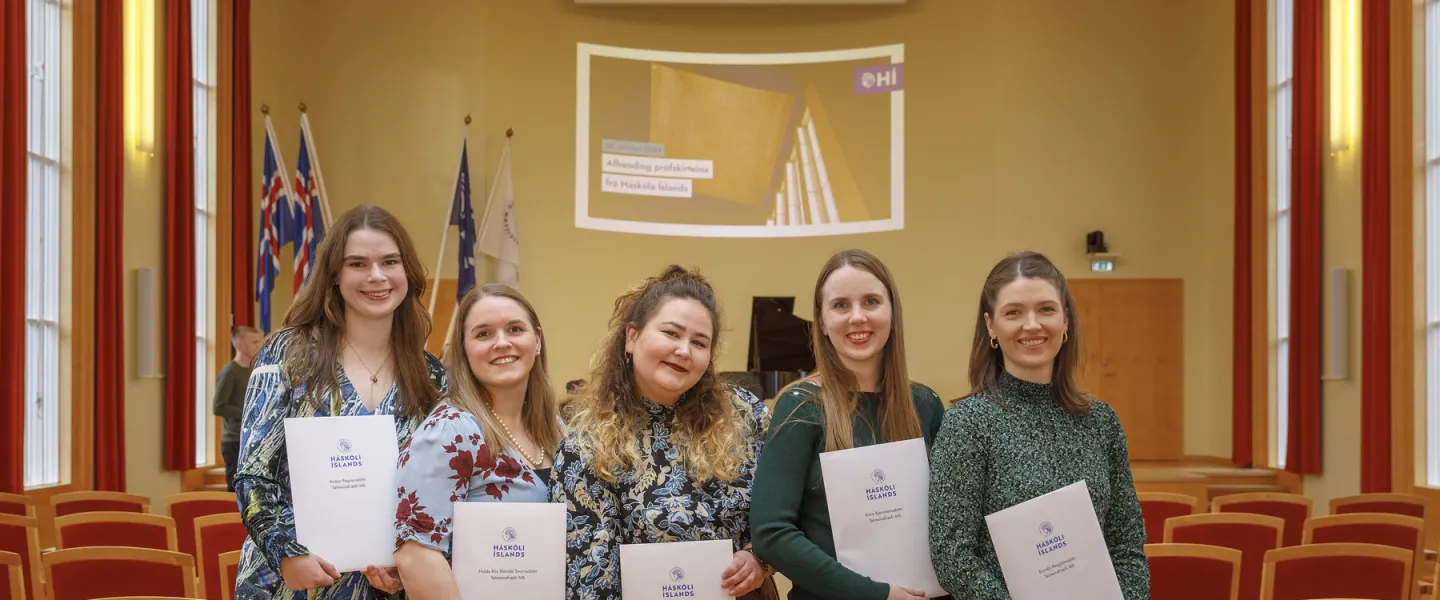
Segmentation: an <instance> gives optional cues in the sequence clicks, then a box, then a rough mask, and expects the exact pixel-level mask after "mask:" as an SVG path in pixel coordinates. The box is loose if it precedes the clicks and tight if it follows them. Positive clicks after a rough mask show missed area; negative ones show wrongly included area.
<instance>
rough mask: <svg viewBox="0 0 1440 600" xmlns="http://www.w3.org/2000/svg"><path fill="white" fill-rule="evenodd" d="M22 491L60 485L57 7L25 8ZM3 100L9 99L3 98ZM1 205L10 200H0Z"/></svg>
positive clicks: (32, 2) (49, 3) (47, 3)
mask: <svg viewBox="0 0 1440 600" xmlns="http://www.w3.org/2000/svg"><path fill="white" fill-rule="evenodd" d="M25 2H26V3H27V5H26V12H25V19H26V25H27V27H26V45H27V52H26V59H27V63H26V64H27V66H28V67H29V71H30V72H29V77H28V79H27V86H28V89H27V92H28V93H29V97H28V98H27V103H28V104H27V109H26V112H27V120H28V123H27V125H26V136H27V138H26V147H27V150H28V154H29V173H28V177H29V179H28V181H27V187H28V190H27V194H26V203H27V204H26V213H25V214H26V223H25V231H26V237H25V239H26V247H25V355H26V359H25V486H26V487H37V486H44V485H53V484H57V483H60V92H61V90H60V85H61V79H62V78H63V77H64V76H65V74H64V73H63V72H62V69H61V66H60V48H61V43H62V33H63V29H62V26H61V22H60V16H61V15H60V4H59V2H58V0H25ZM6 93H9V92H6ZM5 201H6V202H9V201H10V200H5Z"/></svg>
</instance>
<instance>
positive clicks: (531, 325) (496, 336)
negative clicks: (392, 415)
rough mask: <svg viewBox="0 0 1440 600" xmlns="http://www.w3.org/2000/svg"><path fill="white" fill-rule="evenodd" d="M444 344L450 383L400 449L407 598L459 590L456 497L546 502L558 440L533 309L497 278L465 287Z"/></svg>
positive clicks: (399, 523)
mask: <svg viewBox="0 0 1440 600" xmlns="http://www.w3.org/2000/svg"><path fill="white" fill-rule="evenodd" d="M455 315H456V318H457V319H461V320H460V321H458V322H457V325H458V326H457V327H456V328H455V331H454V333H453V334H452V335H451V338H450V343H449V345H448V347H447V348H446V351H445V367H446V369H447V370H448V371H449V373H450V391H449V393H448V394H446V396H445V397H444V398H442V399H441V401H440V404H439V405H438V406H436V407H435V410H434V411H432V412H431V413H430V416H429V417H427V418H426V419H425V422H424V423H422V424H421V425H420V429H419V430H417V431H416V432H415V435H414V436H413V437H411V438H410V442H409V443H408V444H407V445H406V446H405V447H404V448H403V449H402V450H401V451H400V471H399V474H398V479H399V482H398V484H399V497H400V504H399V506H398V508H397V509H396V511H395V529H396V537H395V548H396V550H395V564H396V565H397V566H398V567H399V571H400V578H401V580H402V581H404V582H405V589H406V593H407V595H408V596H409V597H410V598H414V599H417V600H430V599H432V598H447V599H449V598H458V597H459V590H458V588H457V587H456V584H455V578H454V576H453V575H452V574H451V571H450V564H449V560H450V558H451V552H450V541H451V533H452V528H453V524H454V517H455V504H454V503H456V502H548V501H549V471H550V469H549V466H550V460H551V456H552V455H553V454H554V452H555V448H556V447H557V446H558V445H559V443H560V436H561V430H560V421H559V418H558V416H557V412H558V409H557V408H556V400H555V392H554V390H552V389H551V388H550V376H549V375H548V374H547V373H546V360H545V346H544V343H543V342H544V336H543V331H542V330H541V328H540V318H539V317H538V316H536V314H535V309H534V308H533V307H532V306H530V303H529V302H528V301H526V300H525V298H524V296H521V295H520V293H519V292H517V291H515V290H513V289H511V288H509V287H506V286H503V285H499V284H491V285H486V286H483V287H480V288H477V289H474V290H471V291H470V292H469V293H467V294H465V297H464V298H463V299H461V301H460V305H459V306H458V307H457V309H456V311H455Z"/></svg>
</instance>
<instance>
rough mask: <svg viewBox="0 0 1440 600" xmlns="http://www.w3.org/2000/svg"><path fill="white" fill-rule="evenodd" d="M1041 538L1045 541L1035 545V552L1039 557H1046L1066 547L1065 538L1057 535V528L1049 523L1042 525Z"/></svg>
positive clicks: (1045, 522) (1043, 522)
mask: <svg viewBox="0 0 1440 600" xmlns="http://www.w3.org/2000/svg"><path fill="white" fill-rule="evenodd" d="M1040 537H1042V538H1044V539H1043V540H1042V541H1041V542H1040V543H1038V544H1035V552H1036V554H1037V555H1038V556H1045V555H1046V554H1049V553H1051V552H1054V551H1056V550H1059V549H1061V548H1064V547H1065V536H1064V535H1061V534H1057V533H1055V526H1054V525H1052V524H1051V523H1050V522H1049V521H1042V522H1041V523H1040Z"/></svg>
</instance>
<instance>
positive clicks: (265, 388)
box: [235, 206, 446, 600]
mask: <svg viewBox="0 0 1440 600" xmlns="http://www.w3.org/2000/svg"><path fill="white" fill-rule="evenodd" d="M312 265H313V266H312V269H313V270H312V271H311V273H310V281H309V283H307V284H305V285H304V287H302V288H301V289H300V297H299V298H297V299H296V301H295V304H294V305H293V306H291V307H290V311H289V312H288V313H286V315H285V328H284V329H281V330H280V331H277V332H275V333H273V334H271V335H270V339H269V340H267V341H266V343H265V347H264V348H263V349H261V350H260V354H259V355H258V356H256V357H255V370H254V371H253V372H252V373H251V374H250V384H249V387H248V388H247V391H246V393H245V414H244V417H243V421H242V428H241V432H240V464H239V468H238V469H237V470H236V473H235V495H236V497H237V500H238V501H239V504H240V518H241V521H242V522H243V523H244V524H245V529H246V530H247V531H248V532H249V535H248V536H247V537H246V538H245V545H244V547H243V548H241V552H240V564H239V573H238V576H237V577H236V582H235V598H236V600H254V599H259V598H287V599H288V598H295V597H299V598H305V597H307V594H306V592H307V591H308V592H310V593H309V594H308V597H309V598H310V600H338V599H348V600H366V599H374V598H388V597H391V596H393V595H395V594H397V593H398V592H399V591H400V587H399V581H398V580H396V579H395V578H394V577H393V576H392V572H393V570H392V569H380V568H378V567H374V566H371V567H369V568H367V569H366V571H367V572H366V573H361V572H349V573H340V572H338V571H336V569H335V567H334V566H333V565H331V564H330V563H329V562H327V561H326V560H325V557H323V556H317V555H315V554H312V553H311V552H310V550H309V549H308V548H306V547H305V546H304V545H302V544H300V542H299V541H298V539H297V538H296V534H295V511H294V507H293V506H292V504H291V497H290V467H289V462H288V458H287V454H286V452H285V419H287V418H301V417H304V418H310V417H333V416H358V415H395V438H396V442H395V443H396V444H397V445H400V444H403V443H404V442H405V441H406V440H408V439H409V438H410V434H411V432H413V431H414V430H415V427H416V426H417V425H419V424H420V421H421V420H422V419H423V418H424V417H425V414H426V413H428V412H430V409H431V408H432V407H433V406H435V401H436V399H437V398H438V396H439V395H440V393H441V392H443V391H444V390H445V386H446V382H445V368H444V367H443V366H441V364H440V361H439V360H438V359H436V358H435V357H434V356H431V355H430V354H428V353H426V352H425V338H426V336H428V335H430V316H429V313H427V312H426V311H425V307H424V306H422V305H421V304H420V297H421V294H422V293H423V292H424V290H425V269H424V267H423V266H422V265H421V263H420V259H419V257H418V256H416V254H415V246H414V245H413V244H412V243H411V242H410V236H409V235H408V234H407V233H405V229H404V228H403V227H401V226H400V223H399V222H398V221H396V220H395V218H394V216H392V215H391V214H390V213H388V212H386V211H385V210H383V209H380V208H376V207H373V206H357V207H355V208H353V209H351V210H350V211H348V212H346V213H345V214H344V215H341V216H340V218H339V219H337V220H336V221H335V223H334V224H332V225H331V227H330V232H329V235H327V236H326V237H325V239H324V240H323V241H321V242H320V247H319V249H318V251H317V252H316V255H315V257H314V262H313V263H312ZM266 318H267V319H268V317H266ZM266 325H267V326H268V321H267V322H266Z"/></svg>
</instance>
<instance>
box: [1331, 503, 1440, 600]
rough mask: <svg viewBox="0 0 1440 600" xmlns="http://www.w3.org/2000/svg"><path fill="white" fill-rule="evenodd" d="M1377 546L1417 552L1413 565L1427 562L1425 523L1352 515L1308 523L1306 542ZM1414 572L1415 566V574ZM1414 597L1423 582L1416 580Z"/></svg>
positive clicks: (1376, 514) (1412, 559) (1377, 514)
mask: <svg viewBox="0 0 1440 600" xmlns="http://www.w3.org/2000/svg"><path fill="white" fill-rule="evenodd" d="M1347 542H1348V543H1356V544H1378V545H1381V546H1390V547H1392V548H1400V549H1402V550H1409V551H1410V552H1412V553H1414V555H1413V556H1412V558H1411V564H1412V565H1418V564H1422V563H1423V562H1424V560H1425V521H1423V520H1421V519H1420V518H1419V517H1407V516H1405V515H1387V514H1381V513H1350V514H1343V515H1330V516H1325V517H1314V518H1311V519H1310V520H1309V521H1306V522H1305V535H1304V543H1306V544H1333V543H1347ZM1414 571H1415V569H1414V568H1413V567H1412V573H1413V572H1414ZM1414 583H1415V590H1414V591H1413V592H1412V594H1411V595H1412V596H1414V597H1419V594H1420V589H1419V588H1420V579H1419V577H1416V578H1415V582H1414Z"/></svg>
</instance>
